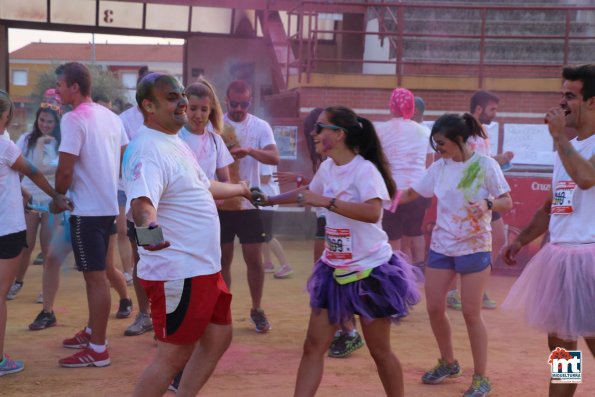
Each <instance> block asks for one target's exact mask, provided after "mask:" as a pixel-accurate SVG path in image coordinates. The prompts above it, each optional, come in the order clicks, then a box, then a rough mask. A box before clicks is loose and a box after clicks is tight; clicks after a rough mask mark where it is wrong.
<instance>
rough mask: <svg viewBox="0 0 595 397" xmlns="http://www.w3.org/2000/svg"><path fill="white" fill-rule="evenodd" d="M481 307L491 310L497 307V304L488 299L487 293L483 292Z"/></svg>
mask: <svg viewBox="0 0 595 397" xmlns="http://www.w3.org/2000/svg"><path fill="white" fill-rule="evenodd" d="M481 307H483V308H484V309H488V310H492V309H495V308H497V307H498V303H497V302H496V301H495V300H493V299H492V298H490V297H489V296H488V294H487V293H485V292H484V293H483V300H482V302H481Z"/></svg>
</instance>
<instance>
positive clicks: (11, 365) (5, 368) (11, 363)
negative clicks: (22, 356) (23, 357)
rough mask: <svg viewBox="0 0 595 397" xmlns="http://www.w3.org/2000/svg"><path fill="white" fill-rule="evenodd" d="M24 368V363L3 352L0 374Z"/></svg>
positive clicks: (15, 371)
mask: <svg viewBox="0 0 595 397" xmlns="http://www.w3.org/2000/svg"><path fill="white" fill-rule="evenodd" d="M24 369H25V364H23V362H22V361H18V360H13V359H12V358H10V357H9V356H8V354H4V357H3V358H2V361H0V376H4V375H8V374H14V373H17V372H21V371H22V370H24Z"/></svg>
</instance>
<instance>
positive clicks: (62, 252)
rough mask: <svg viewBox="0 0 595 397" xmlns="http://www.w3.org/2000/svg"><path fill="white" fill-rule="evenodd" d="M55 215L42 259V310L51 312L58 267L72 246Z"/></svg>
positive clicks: (58, 274)
mask: <svg viewBox="0 0 595 397" xmlns="http://www.w3.org/2000/svg"><path fill="white" fill-rule="evenodd" d="M57 218H58V217H57V216H54V221H53V222H54V224H53V225H52V230H53V231H52V239H51V242H50V244H49V247H48V251H47V254H46V253H44V258H43V259H44V260H43V280H42V292H43V310H44V311H46V312H48V313H51V312H52V311H53V310H54V301H55V299H56V294H57V293H58V288H59V287H60V267H61V266H62V263H63V262H64V259H66V256H67V255H68V254H69V253H70V252H71V251H72V246H71V245H70V244H69V243H68V242H67V241H65V240H64V227H65V226H64V225H62V224H61V223H60V222H59V221H58V219H57Z"/></svg>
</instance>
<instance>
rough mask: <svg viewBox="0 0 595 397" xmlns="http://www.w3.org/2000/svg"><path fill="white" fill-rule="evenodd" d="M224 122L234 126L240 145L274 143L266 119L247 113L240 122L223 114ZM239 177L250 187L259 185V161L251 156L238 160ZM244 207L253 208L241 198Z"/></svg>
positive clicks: (251, 145) (255, 145)
mask: <svg viewBox="0 0 595 397" xmlns="http://www.w3.org/2000/svg"><path fill="white" fill-rule="evenodd" d="M225 122H226V123H228V124H230V125H231V126H232V127H233V128H235V131H236V135H237V137H238V141H239V143H240V147H252V148H254V149H264V148H265V147H267V146H269V145H276V143H275V137H274V136H273V130H272V129H271V126H270V125H269V123H267V122H266V121H264V120H262V119H260V118H258V117H256V116H254V115H252V114H248V115H247V117H246V119H245V120H244V121H242V122H241V123H236V122H235V121H232V120H230V119H229V118H228V117H227V114H226V115H225ZM240 179H241V180H243V181H247V182H248V185H249V186H250V187H260V162H259V161H258V160H256V159H255V158H254V157H252V156H246V157H244V158H243V159H241V160H240ZM242 207H243V208H244V209H249V208H254V206H252V204H250V202H249V201H248V200H242Z"/></svg>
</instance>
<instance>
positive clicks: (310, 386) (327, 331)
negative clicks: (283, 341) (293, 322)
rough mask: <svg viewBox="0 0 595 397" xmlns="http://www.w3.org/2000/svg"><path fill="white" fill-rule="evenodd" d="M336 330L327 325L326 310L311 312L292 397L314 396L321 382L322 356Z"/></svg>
mask: <svg viewBox="0 0 595 397" xmlns="http://www.w3.org/2000/svg"><path fill="white" fill-rule="evenodd" d="M336 328H337V326H336V325H334V324H331V323H329V320H328V312H327V311H326V310H321V311H320V313H318V314H317V313H315V312H314V311H311V313H310V322H309V324H308V333H307V334H306V340H305V341H304V350H303V353H302V359H301V361H300V367H299V369H298V374H297V380H296V384H295V392H294V397H313V396H314V395H315V394H316V390H318V386H319V385H320V381H321V380H322V372H323V369H324V355H325V354H326V350H327V348H328V345H329V343H330V341H331V339H332V337H333V333H334V332H335V329H336Z"/></svg>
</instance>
